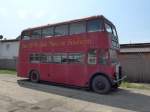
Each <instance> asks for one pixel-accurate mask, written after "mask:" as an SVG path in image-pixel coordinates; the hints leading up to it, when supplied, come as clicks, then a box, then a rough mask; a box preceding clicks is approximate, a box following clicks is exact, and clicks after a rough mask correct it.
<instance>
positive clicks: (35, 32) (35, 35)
mask: <svg viewBox="0 0 150 112" xmlns="http://www.w3.org/2000/svg"><path fill="white" fill-rule="evenodd" d="M41 33H42V31H41V30H40V29H37V30H33V31H32V33H31V39H40V38H41Z"/></svg>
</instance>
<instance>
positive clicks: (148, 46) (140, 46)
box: [120, 43, 150, 53]
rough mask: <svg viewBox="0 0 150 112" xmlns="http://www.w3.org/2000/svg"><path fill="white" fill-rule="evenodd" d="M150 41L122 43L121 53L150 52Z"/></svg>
mask: <svg viewBox="0 0 150 112" xmlns="http://www.w3.org/2000/svg"><path fill="white" fill-rule="evenodd" d="M148 52H150V43H133V44H121V45H120V53H148Z"/></svg>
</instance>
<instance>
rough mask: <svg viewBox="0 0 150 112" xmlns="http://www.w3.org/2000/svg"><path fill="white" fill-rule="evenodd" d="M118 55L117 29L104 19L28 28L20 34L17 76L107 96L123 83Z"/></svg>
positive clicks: (91, 18)
mask: <svg viewBox="0 0 150 112" xmlns="http://www.w3.org/2000/svg"><path fill="white" fill-rule="evenodd" d="M118 53H119V43H118V36H117V32H116V28H115V26H114V25H113V24H112V23H111V22H110V21H109V20H107V19H106V18H105V17H104V16H93V17H88V18H84V19H78V20H73V21H67V22H62V23H57V24H51V25H45V26H41V27H35V28H29V29H26V30H24V31H23V32H22V34H21V40H20V49H19V63H18V76H20V77H25V78H29V79H30V80H31V81H32V82H39V81H40V80H44V81H49V82H55V83H61V84H65V85H72V86H79V87H89V88H92V89H93V90H94V91H95V92H97V93H102V94H103V93H108V92H109V91H110V90H111V88H112V87H115V88H117V87H118V86H119V84H120V82H121V80H122V79H123V77H122V76H121V67H120V64H119V61H118Z"/></svg>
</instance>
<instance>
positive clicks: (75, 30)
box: [70, 22, 86, 35]
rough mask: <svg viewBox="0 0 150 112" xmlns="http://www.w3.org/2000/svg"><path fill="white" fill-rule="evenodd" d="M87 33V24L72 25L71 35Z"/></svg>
mask: <svg viewBox="0 0 150 112" xmlns="http://www.w3.org/2000/svg"><path fill="white" fill-rule="evenodd" d="M85 32H86V22H77V23H71V24H70V35H72V34H80V33H85Z"/></svg>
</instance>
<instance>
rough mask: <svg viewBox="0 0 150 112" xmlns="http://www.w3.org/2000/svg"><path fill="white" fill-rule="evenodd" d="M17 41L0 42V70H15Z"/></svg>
mask: <svg viewBox="0 0 150 112" xmlns="http://www.w3.org/2000/svg"><path fill="white" fill-rule="evenodd" d="M18 50H19V41H12V42H0V68H7V69H16V63H17V62H16V61H17V57H18Z"/></svg>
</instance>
